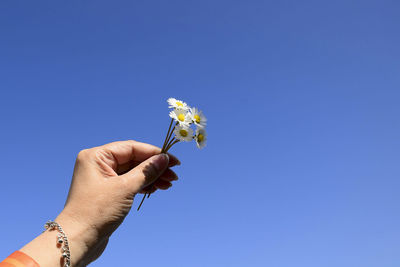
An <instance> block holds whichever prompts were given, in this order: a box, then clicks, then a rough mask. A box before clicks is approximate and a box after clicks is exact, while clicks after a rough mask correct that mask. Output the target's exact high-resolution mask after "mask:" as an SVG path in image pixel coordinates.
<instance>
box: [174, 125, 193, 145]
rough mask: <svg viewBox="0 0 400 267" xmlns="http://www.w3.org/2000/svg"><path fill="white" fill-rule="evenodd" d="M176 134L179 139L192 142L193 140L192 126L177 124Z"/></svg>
mask: <svg viewBox="0 0 400 267" xmlns="http://www.w3.org/2000/svg"><path fill="white" fill-rule="evenodd" d="M174 134H175V138H176V139H178V140H179V141H186V142H190V141H192V140H193V130H192V128H190V127H186V126H180V125H176V126H175V129H174Z"/></svg>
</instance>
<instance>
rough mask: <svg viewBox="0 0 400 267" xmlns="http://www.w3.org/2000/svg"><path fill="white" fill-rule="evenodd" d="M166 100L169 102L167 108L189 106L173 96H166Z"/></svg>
mask: <svg viewBox="0 0 400 267" xmlns="http://www.w3.org/2000/svg"><path fill="white" fill-rule="evenodd" d="M167 102H168V104H169V106H168V107H169V108H174V109H182V110H189V106H188V105H187V104H186V103H185V102H183V101H181V100H177V99H175V98H173V97H171V98H168V100H167Z"/></svg>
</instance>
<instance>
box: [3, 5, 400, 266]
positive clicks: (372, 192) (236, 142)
mask: <svg viewBox="0 0 400 267" xmlns="http://www.w3.org/2000/svg"><path fill="white" fill-rule="evenodd" d="M399 10H400V4H399V2H398V1H384V0H379V1H378V0H376V1H366V0H364V1H349V0H340V1H317V0H315V1H227V0H226V1H216V0H213V1H209V0H205V1H191V0H185V1H174V0H170V1H133V0H130V1H128V0H125V1H104V0H86V1H77V0H73V1H18V0H2V1H1V2H0V90H1V97H0V122H1V131H0V145H1V152H2V153H1V154H0V167H1V175H0V179H1V180H0V181H1V182H0V210H1V213H2V216H1V218H2V219H1V222H0V226H1V229H0V235H1V241H0V258H4V257H6V256H7V255H8V254H10V253H11V252H12V251H13V250H16V249H18V248H20V247H21V246H22V245H23V244H24V243H26V242H28V241H29V240H30V239H32V238H33V237H34V236H35V235H36V234H39V233H40V232H41V231H42V227H43V224H44V223H45V222H46V221H47V220H48V219H52V218H54V217H55V216H56V215H57V214H58V213H59V212H60V210H61V208H62V207H63V204H64V201H65V198H66V195H67V190H68V186H69V183H70V179H71V174H72V169H73V165H74V161H75V157H76V155H77V153H78V152H79V151H80V150H81V149H83V148H89V147H93V146H98V145H102V144H104V143H108V142H111V141H116V140H126V139H135V140H139V141H143V142H148V143H152V144H156V145H161V144H162V141H163V138H164V135H165V131H166V128H167V127H168V124H169V118H168V108H167V104H166V102H165V101H166V99H167V98H168V97H176V98H181V99H183V100H185V101H187V102H188V103H189V104H190V105H194V106H198V107H199V108H200V109H202V110H203V111H204V112H205V114H206V115H207V117H208V120H209V123H208V132H209V142H208V146H207V147H206V148H205V149H204V150H202V151H200V150H198V149H197V148H196V147H195V145H194V144H178V145H177V146H176V147H174V148H173V150H172V152H173V153H175V154H176V155H177V156H179V157H180V158H181V160H182V163H183V164H182V166H180V167H178V168H176V172H177V173H178V174H179V175H180V178H181V179H180V180H179V181H178V182H177V183H175V185H174V186H173V187H172V188H171V190H169V191H167V192H164V191H163V192H159V193H157V194H155V195H153V196H152V197H151V198H150V199H149V200H148V201H146V202H145V203H144V206H143V209H142V210H141V211H140V212H139V213H137V212H132V213H131V214H129V216H128V217H127V218H126V220H125V222H124V224H123V225H122V226H121V227H120V228H119V229H118V230H117V232H116V233H115V234H114V235H113V236H112V238H111V241H110V243H109V246H108V249H107V250H106V252H105V253H104V254H103V256H102V257H101V258H100V259H99V260H98V261H97V262H95V263H94V264H93V266H146V267H148V266H166V267H168V266H174V267H176V266H184V267H186V266H189V267H204V266H206V267H221V266H223V267H225V266H227V267H238V266H269V267H338V266H341V267H358V266H360V267H376V266H379V267H392V266H393V267H394V266H399V263H400V253H399V250H400V227H399V225H400V214H399V204H400V194H399V190H400V180H399V178H400V164H399V162H400V138H399V136H400V120H399V116H400V107H399V101H400V75H399V73H400V34H399V29H400V16H399ZM138 200H139V199H138V198H137V199H136V203H135V205H137V203H138Z"/></svg>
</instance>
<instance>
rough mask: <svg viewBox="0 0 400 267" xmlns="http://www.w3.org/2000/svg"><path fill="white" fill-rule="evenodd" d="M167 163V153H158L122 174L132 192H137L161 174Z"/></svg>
mask: <svg viewBox="0 0 400 267" xmlns="http://www.w3.org/2000/svg"><path fill="white" fill-rule="evenodd" d="M168 164H169V157H168V155H167V154H158V155H155V156H152V157H151V158H149V159H147V160H145V161H143V162H142V163H140V164H139V165H138V166H136V167H135V168H133V169H132V170H130V171H129V172H127V173H125V174H123V175H122V176H123V177H125V178H126V179H127V180H128V181H129V183H130V185H131V187H130V188H131V190H133V193H137V192H139V191H140V190H141V189H143V188H145V187H146V186H148V185H150V184H152V183H153V182H154V181H155V180H157V178H159V177H160V176H161V174H163V172H164V171H165V170H166V169H167V167H168Z"/></svg>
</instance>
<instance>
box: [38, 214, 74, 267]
mask: <svg viewBox="0 0 400 267" xmlns="http://www.w3.org/2000/svg"><path fill="white" fill-rule="evenodd" d="M44 228H45V230H44V231H43V232H46V231H47V230H49V231H52V230H54V229H56V230H57V231H58V232H59V234H58V235H57V244H62V248H61V251H62V254H61V255H62V257H63V258H64V267H71V252H70V251H69V245H68V238H67V235H66V234H65V233H64V231H63V229H62V228H61V225H59V224H58V223H56V222H54V221H47V222H46V224H45V225H44Z"/></svg>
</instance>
